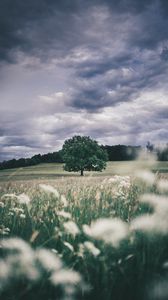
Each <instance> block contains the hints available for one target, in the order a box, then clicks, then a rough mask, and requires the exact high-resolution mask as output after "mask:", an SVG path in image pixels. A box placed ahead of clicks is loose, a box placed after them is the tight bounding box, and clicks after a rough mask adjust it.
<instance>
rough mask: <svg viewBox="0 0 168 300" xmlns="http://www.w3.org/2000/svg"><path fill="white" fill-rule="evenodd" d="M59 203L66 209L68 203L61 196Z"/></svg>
mask: <svg viewBox="0 0 168 300" xmlns="http://www.w3.org/2000/svg"><path fill="white" fill-rule="evenodd" d="M61 203H62V205H63V206H64V207H67V206H68V202H67V199H66V197H65V196H64V195H61Z"/></svg>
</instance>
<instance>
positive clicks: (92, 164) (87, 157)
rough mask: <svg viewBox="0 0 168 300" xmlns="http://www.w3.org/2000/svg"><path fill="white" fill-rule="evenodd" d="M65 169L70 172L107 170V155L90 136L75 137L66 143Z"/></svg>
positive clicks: (63, 151)
mask: <svg viewBox="0 0 168 300" xmlns="http://www.w3.org/2000/svg"><path fill="white" fill-rule="evenodd" d="M62 157H63V160H64V163H65V166H64V169H65V170H66V171H69V172H72V171H74V172H78V171H80V173H81V176H83V173H84V171H102V170H103V169H105V168H106V161H107V159H108V157H107V153H106V151H105V150H103V149H102V148H101V147H100V146H99V145H98V143H97V142H96V141H94V140H92V139H91V138H90V137H89V136H74V137H72V138H71V139H68V140H66V141H65V142H64V145H63V148H62Z"/></svg>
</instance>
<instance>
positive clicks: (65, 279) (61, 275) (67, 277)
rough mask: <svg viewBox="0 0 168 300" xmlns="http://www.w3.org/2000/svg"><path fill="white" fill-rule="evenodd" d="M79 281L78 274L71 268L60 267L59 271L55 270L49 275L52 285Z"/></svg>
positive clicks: (77, 282)
mask: <svg viewBox="0 0 168 300" xmlns="http://www.w3.org/2000/svg"><path fill="white" fill-rule="evenodd" d="M80 281H81V277H80V275H79V274H78V273H77V272H75V271H71V270H65V269H62V270H60V271H59V272H55V273H54V274H53V275H52V276H51V282H52V283H53V284H54V285H76V284H79V283H80Z"/></svg>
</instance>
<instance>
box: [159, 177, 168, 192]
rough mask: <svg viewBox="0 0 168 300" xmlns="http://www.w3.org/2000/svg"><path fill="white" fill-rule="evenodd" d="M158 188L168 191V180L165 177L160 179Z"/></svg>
mask: <svg viewBox="0 0 168 300" xmlns="http://www.w3.org/2000/svg"><path fill="white" fill-rule="evenodd" d="M157 188H158V190H159V191H161V192H168V180H165V179H160V180H158V182H157Z"/></svg>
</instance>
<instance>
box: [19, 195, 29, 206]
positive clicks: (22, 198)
mask: <svg viewBox="0 0 168 300" xmlns="http://www.w3.org/2000/svg"><path fill="white" fill-rule="evenodd" d="M17 198H18V200H19V203H20V204H26V205H28V204H29V203H30V202H31V200H30V198H29V196H28V195H26V194H24V193H23V194H20V195H18V196H17Z"/></svg>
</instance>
